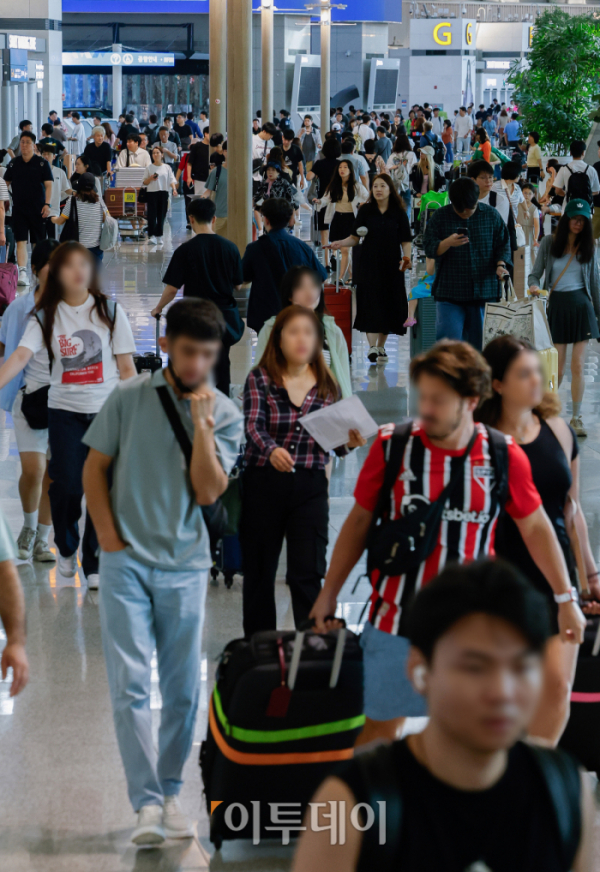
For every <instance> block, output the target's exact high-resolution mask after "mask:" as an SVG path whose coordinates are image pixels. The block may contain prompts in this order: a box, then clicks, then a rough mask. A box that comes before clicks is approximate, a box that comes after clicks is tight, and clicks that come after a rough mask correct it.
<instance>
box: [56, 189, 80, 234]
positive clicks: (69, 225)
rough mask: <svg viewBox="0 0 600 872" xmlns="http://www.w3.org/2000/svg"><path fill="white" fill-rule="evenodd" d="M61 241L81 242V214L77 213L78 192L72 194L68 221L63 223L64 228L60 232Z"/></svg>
mask: <svg viewBox="0 0 600 872" xmlns="http://www.w3.org/2000/svg"><path fill="white" fill-rule="evenodd" d="M60 241H61V242H79V215H78V214H77V196H76V194H73V195H72V196H71V206H70V211H69V217H68V218H67V221H66V223H65V224H64V225H63V229H62V231H61V234H60Z"/></svg>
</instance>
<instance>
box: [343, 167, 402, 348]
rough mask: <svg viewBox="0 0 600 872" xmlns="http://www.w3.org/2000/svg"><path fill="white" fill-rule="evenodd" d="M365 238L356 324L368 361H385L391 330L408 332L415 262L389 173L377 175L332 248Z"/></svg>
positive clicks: (399, 200)
mask: <svg viewBox="0 0 600 872" xmlns="http://www.w3.org/2000/svg"><path fill="white" fill-rule="evenodd" d="M365 230H366V234H365V232H364V231H365ZM361 236H362V237H363V243H362V245H361V247H360V257H359V258H358V270H357V272H358V275H357V276H356V277H355V278H356V319H355V321H354V328H355V330H360V331H362V332H363V333H366V334H367V338H368V340H369V346H370V347H369V353H368V355H367V356H368V358H369V361H370V362H371V363H387V360H388V356H387V353H386V350H385V342H386V339H387V337H388V334H390V333H395V334H397V335H399V336H400V335H403V334H404V333H406V328H405V327H404V322H405V321H406V319H407V317H408V302H407V298H406V290H405V287H404V272H405V270H407V269H408V268H409V267H410V264H411V239H412V235H411V232H410V224H409V221H408V216H407V214H406V210H405V208H404V204H403V202H402V200H401V199H400V197H399V196H398V194H397V193H396V188H395V187H394V183H393V181H392V179H391V178H390V176H389V175H388V174H387V173H380V175H378V176H376V177H375V180H374V182H373V187H372V188H371V195H370V197H369V199H368V200H367V202H366V203H365V204H364V205H363V206H361V207H360V209H359V210H358V214H357V216H356V219H355V221H354V226H353V228H352V231H351V235H350V236H348V238H347V239H342V240H340V241H338V242H334V243H332V245H331V248H332V249H338V248H342V247H346V246H347V247H348V248H351V247H353V246H355V245H358V243H359V240H360V237H361Z"/></svg>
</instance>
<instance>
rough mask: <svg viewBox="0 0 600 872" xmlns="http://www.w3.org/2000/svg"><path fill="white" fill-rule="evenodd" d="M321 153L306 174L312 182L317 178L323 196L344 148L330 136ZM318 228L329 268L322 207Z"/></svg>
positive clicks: (327, 237)
mask: <svg viewBox="0 0 600 872" xmlns="http://www.w3.org/2000/svg"><path fill="white" fill-rule="evenodd" d="M321 153H322V154H323V157H322V158H319V160H316V161H315V162H314V163H313V165H312V167H311V169H310V171H309V172H307V174H306V178H307V180H308V181H309V182H312V181H313V179H316V180H317V185H318V186H317V195H318V196H319V197H322V196H323V194H324V193H325V191H326V190H327V186H328V185H329V182H330V181H331V179H332V177H333V174H334V173H335V172H336V170H337V168H338V157H339V156H340V155H341V153H342V148H341V146H340V144H339V142H338V141H337V139H334V138H329V139H326V140H325V142H324V143H323V148H322V149H321ZM311 199H312V198H311ZM317 229H318V231H319V233H320V234H321V246H322V248H323V249H324V254H325V268H329V249H328V248H325V246H326V245H327V244H328V243H329V225H328V224H327V223H326V222H325V212H324V211H323V210H322V209H320V210H319V211H318V212H317Z"/></svg>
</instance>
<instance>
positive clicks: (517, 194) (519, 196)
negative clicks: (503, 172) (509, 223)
mask: <svg viewBox="0 0 600 872" xmlns="http://www.w3.org/2000/svg"><path fill="white" fill-rule="evenodd" d="M492 191H496V192H497V193H498V192H499V193H501V194H504V195H505V196H506V197H508V199H509V200H510V205H511V206H512V209H513V213H514V216H515V221H516V220H517V210H518V208H519V203H524V202H525V197H524V196H523V191H522V190H521V186H520V185H517V184H515V186H514V188H513V192H512V194H509V193H508V186H507V183H506V182H505V181H504V180H503V179H502V180H501V181H499V182H494V186H493V188H492Z"/></svg>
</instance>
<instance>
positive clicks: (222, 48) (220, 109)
mask: <svg viewBox="0 0 600 872" xmlns="http://www.w3.org/2000/svg"><path fill="white" fill-rule="evenodd" d="M208 38H209V48H208V52H209V55H208V56H209V64H210V67H209V103H210V106H209V107H208V122H209V128H210V132H211V133H222V134H223V135H225V133H226V132H227V0H210V6H209V14H208ZM228 147H229V146H228Z"/></svg>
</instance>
